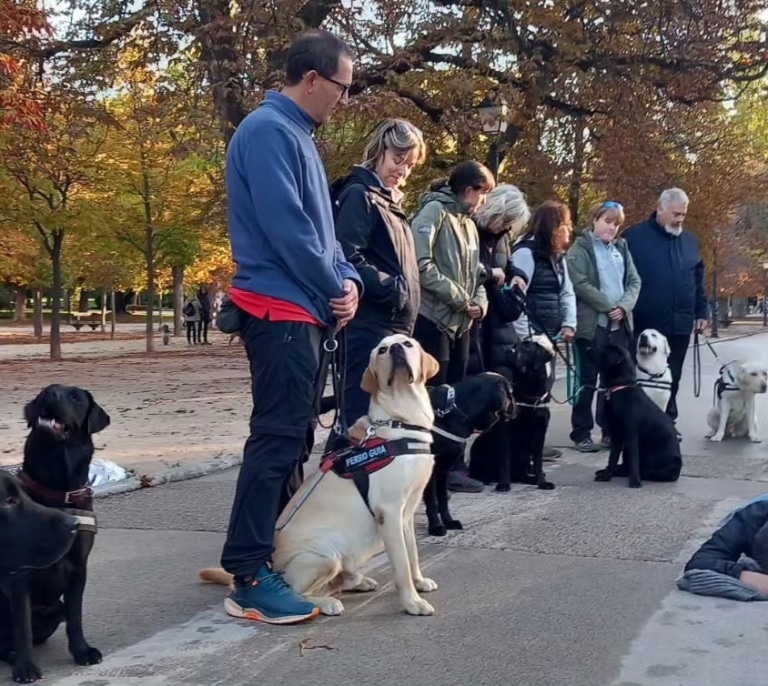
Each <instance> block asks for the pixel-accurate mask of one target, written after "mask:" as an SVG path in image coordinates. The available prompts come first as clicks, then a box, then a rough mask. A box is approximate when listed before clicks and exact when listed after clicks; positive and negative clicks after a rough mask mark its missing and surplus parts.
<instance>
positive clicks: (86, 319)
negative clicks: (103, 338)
mask: <svg viewBox="0 0 768 686" xmlns="http://www.w3.org/2000/svg"><path fill="white" fill-rule="evenodd" d="M70 317H71V318H72V319H74V320H75V321H73V322H72V321H71V322H69V323H70V325H71V326H72V327H74V329H75V331H80V329H82V328H83V327H84V326H90V327H91V331H96V329H97V328H98V327H99V326H101V316H100V315H94V314H93V313H92V312H73V313H71V314H70Z"/></svg>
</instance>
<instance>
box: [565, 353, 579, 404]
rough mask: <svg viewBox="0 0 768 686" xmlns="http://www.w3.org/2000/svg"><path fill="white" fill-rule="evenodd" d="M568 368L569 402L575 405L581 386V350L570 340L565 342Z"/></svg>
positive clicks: (567, 386)
mask: <svg viewBox="0 0 768 686" xmlns="http://www.w3.org/2000/svg"><path fill="white" fill-rule="evenodd" d="M565 359H566V360H567V368H566V389H567V390H566V392H567V393H568V402H569V403H570V404H571V405H575V404H576V401H577V400H578V394H577V392H576V391H577V390H578V389H579V388H581V363H580V360H579V350H578V348H577V347H576V346H575V345H572V344H571V343H570V342H569V343H566V344H565Z"/></svg>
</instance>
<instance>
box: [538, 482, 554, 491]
mask: <svg viewBox="0 0 768 686" xmlns="http://www.w3.org/2000/svg"><path fill="white" fill-rule="evenodd" d="M538 488H539V490H540V491H554V490H555V484H553V483H552V482H551V481H542V482H540V483H539V484H538Z"/></svg>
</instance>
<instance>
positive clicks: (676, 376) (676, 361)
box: [667, 334, 691, 421]
mask: <svg viewBox="0 0 768 686" xmlns="http://www.w3.org/2000/svg"><path fill="white" fill-rule="evenodd" d="M667 341H668V342H669V350H670V353H669V371H670V372H671V373H672V395H670V396H669V403H668V404H667V414H668V415H669V416H670V417H672V419H673V420H675V421H676V420H677V391H678V389H679V388H680V378H681V377H682V375H683V365H684V364H685V356H686V354H687V353H688V346H689V345H690V343H691V334H683V335H682V336H667Z"/></svg>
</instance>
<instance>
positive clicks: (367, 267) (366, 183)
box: [331, 119, 426, 425]
mask: <svg viewBox="0 0 768 686" xmlns="http://www.w3.org/2000/svg"><path fill="white" fill-rule="evenodd" d="M425 158H426V146H425V143H424V138H423V136H422V133H421V131H420V130H419V129H418V128H416V127H415V126H413V124H410V123H409V122H407V121H404V120H402V119H389V120H387V121H385V122H383V123H382V124H381V125H380V126H379V127H378V128H377V129H376V131H374V133H373V135H372V136H371V139H370V141H369V142H368V145H367V146H366V148H365V152H364V153H363V163H362V164H361V165H359V166H357V165H356V166H355V167H353V169H352V171H351V172H350V173H349V174H348V175H347V176H345V177H343V178H341V179H338V180H337V181H335V182H334V183H333V184H332V185H331V200H332V201H333V204H334V215H335V221H336V238H337V239H338V241H339V244H340V245H341V248H342V250H343V251H344V255H345V256H346V258H347V259H348V260H349V262H350V263H352V264H353V265H354V266H355V268H356V269H357V272H358V274H360V278H361V279H362V282H363V294H362V296H361V298H360V303H359V305H358V308H357V314H356V316H355V318H354V319H353V320H352V321H350V323H349V324H348V325H347V331H346V335H347V355H346V368H345V369H344V373H345V383H344V419H345V421H346V423H347V425H351V424H352V423H354V422H355V421H357V420H358V419H359V418H360V417H361V416H363V415H364V414H366V413H367V412H368V403H369V401H370V396H369V395H368V394H367V393H366V392H365V391H363V390H362V389H361V388H360V382H361V381H362V378H363V373H364V372H365V368H366V367H367V366H368V362H369V358H370V354H371V350H372V349H373V348H374V347H375V346H376V345H377V344H378V343H379V341H380V340H381V339H382V338H384V337H385V336H389V335H392V334H396V333H401V334H405V335H407V336H410V335H412V334H413V328H414V324H415V322H416V315H417V314H418V312H419V305H420V292H421V291H420V285H419V267H418V264H417V262H416V250H415V248H414V244H413V233H412V232H411V228H410V225H409V223H408V218H407V216H406V214H405V211H404V210H403V208H402V206H401V205H400V200H401V198H402V191H401V190H400V188H401V187H402V186H403V184H404V183H405V181H406V179H407V178H408V176H409V174H410V173H411V170H412V169H413V168H414V167H415V166H416V165H419V164H422V163H423V162H424V160H425Z"/></svg>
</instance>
